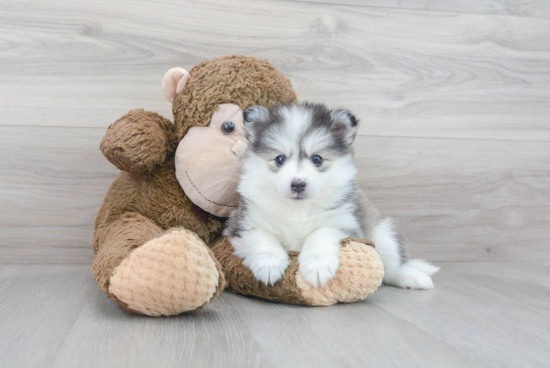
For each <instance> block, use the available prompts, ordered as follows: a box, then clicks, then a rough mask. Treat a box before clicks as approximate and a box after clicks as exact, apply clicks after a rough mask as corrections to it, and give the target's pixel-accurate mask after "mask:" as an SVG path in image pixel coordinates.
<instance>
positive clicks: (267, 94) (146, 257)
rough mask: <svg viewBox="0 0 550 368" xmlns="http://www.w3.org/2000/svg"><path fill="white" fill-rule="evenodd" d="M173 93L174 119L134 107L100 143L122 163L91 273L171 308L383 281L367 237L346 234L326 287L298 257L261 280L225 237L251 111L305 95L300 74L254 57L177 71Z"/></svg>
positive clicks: (152, 305) (129, 296) (370, 288)
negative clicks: (309, 278) (303, 269)
mask: <svg viewBox="0 0 550 368" xmlns="http://www.w3.org/2000/svg"><path fill="white" fill-rule="evenodd" d="M162 88H163V92H164V94H165V96H166V97H167V98H168V99H169V100H170V101H173V108H172V110H173V114H174V123H171V122H170V121H169V120H168V119H166V118H164V117H162V116H160V115H158V114H156V113H153V112H147V111H144V110H141V109H140V110H132V111H130V112H129V113H128V114H126V115H124V116H123V117H121V118H120V119H119V120H117V121H116V122H115V123H113V124H112V125H111V126H110V127H109V128H108V130H107V133H106V135H105V137H104V138H103V140H102V141H101V146H100V148H101V151H102V152H103V154H104V155H105V157H106V158H107V159H108V160H109V161H110V162H111V163H113V164H114V165H115V166H116V167H118V168H119V169H120V170H121V172H120V175H119V176H118V177H117V179H116V180H115V182H114V183H113V184H112V186H111V188H110V189H109V191H108V193H107V195H106V197H105V200H104V203H103V205H102V207H101V209H100V211H99V213H98V216H97V219H96V225H95V234H94V242H93V246H94V251H95V252H96V258H95V260H94V263H93V266H92V271H93V275H94V278H95V279H96V280H97V281H98V283H99V285H100V286H101V288H102V289H103V291H104V292H105V293H106V294H107V295H108V296H109V297H110V298H111V299H113V300H114V301H115V302H117V303H118V304H120V305H121V306H123V307H124V308H126V309H128V310H130V311H133V312H136V313H141V314H146V315H151V316H160V315H174V314H179V313H182V312H185V311H190V310H194V309H197V308H199V307H201V306H203V305H204V304H205V303H207V302H209V301H211V300H212V299H213V298H214V297H215V296H216V295H217V294H218V293H219V292H220V291H221V290H222V289H223V288H224V286H226V284H227V287H228V289H229V290H232V291H234V292H237V293H242V294H246V295H251V296H256V297H260V298H264V299H268V300H272V301H277V302H285V303H292V304H302V305H330V304H334V303H337V302H352V301H356V300H359V299H363V298H365V297H366V296H367V295H370V294H372V293H373V292H374V290H376V288H377V287H378V286H379V285H380V283H381V281H382V277H383V266H382V263H381V261H380V258H379V256H378V253H377V252H376V251H375V250H374V248H373V247H372V246H371V245H372V243H370V242H369V241H368V240H364V239H363V240H361V239H345V240H343V241H342V250H341V253H340V261H341V266H340V268H339V270H338V272H337V274H336V276H335V278H334V279H333V280H331V281H330V282H329V283H328V284H327V285H326V286H325V287H324V288H319V289H315V288H313V287H312V286H311V285H309V284H307V283H306V282H305V281H304V279H303V278H302V277H301V275H300V273H299V271H298V264H297V261H296V255H291V257H293V258H292V259H293V262H292V264H291V265H290V266H289V268H288V270H287V271H286V274H285V275H284V277H283V279H282V280H281V281H279V282H278V283H277V284H276V285H275V286H273V287H266V286H265V285H263V284H261V283H260V282H258V281H257V280H256V279H255V278H254V276H253V275H252V273H251V272H250V271H249V270H248V269H247V268H246V267H245V266H243V265H242V263H241V261H240V259H238V258H237V257H235V256H233V249H232V248H231V245H230V244H229V242H228V241H227V240H225V239H224V238H223V237H220V234H221V231H222V228H223V221H224V219H223V217H227V216H228V214H229V212H230V211H231V210H232V209H233V208H235V206H236V205H237V203H238V200H239V197H238V193H237V191H236V186H237V183H238V179H239V174H240V171H241V165H242V157H243V155H244V154H245V151H246V148H247V143H248V142H247V140H246V136H245V134H244V128H243V121H242V111H243V109H246V108H248V107H251V106H254V105H263V106H266V107H272V106H275V105H277V104H280V103H294V102H296V101H297V98H296V94H295V93H294V91H293V90H292V87H291V85H290V82H289V81H288V80H287V79H286V78H285V77H284V76H283V75H282V74H281V73H280V72H279V71H278V70H276V69H275V68H274V67H273V66H272V65H271V64H270V63H269V62H268V61H266V60H260V59H256V58H252V57H245V56H228V57H220V58H215V59H212V60H208V61H205V62H202V63H201V64H199V65H197V66H195V67H194V68H193V69H191V71H190V72H187V71H186V70H184V69H182V68H174V69H171V70H169V71H168V72H167V73H166V75H165V77H164V80H163V86H162Z"/></svg>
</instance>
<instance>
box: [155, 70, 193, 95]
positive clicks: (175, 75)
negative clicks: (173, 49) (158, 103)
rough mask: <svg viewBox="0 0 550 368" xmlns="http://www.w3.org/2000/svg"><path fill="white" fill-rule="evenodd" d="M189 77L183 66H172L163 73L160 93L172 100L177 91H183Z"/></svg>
mask: <svg viewBox="0 0 550 368" xmlns="http://www.w3.org/2000/svg"><path fill="white" fill-rule="evenodd" d="M189 78H191V76H190V75H189V72H188V71H187V70H185V69H183V68H172V69H170V70H169V71H167V72H166V74H164V78H162V93H164V97H166V99H167V100H168V101H170V102H174V98H175V97H176V95H177V94H178V93H180V92H181V91H183V88H184V87H185V85H186V84H187V81H188V80H189Z"/></svg>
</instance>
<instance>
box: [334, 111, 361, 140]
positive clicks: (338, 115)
mask: <svg viewBox="0 0 550 368" xmlns="http://www.w3.org/2000/svg"><path fill="white" fill-rule="evenodd" d="M330 117H331V118H332V130H333V131H334V132H336V134H337V135H339V136H340V137H342V138H343V139H344V141H345V142H346V143H347V144H352V143H353V140H354V139H355V136H356V135H357V128H358V124H359V120H357V118H356V117H355V116H354V115H353V114H352V113H351V112H350V111H348V110H345V109H336V110H332V111H331V112H330Z"/></svg>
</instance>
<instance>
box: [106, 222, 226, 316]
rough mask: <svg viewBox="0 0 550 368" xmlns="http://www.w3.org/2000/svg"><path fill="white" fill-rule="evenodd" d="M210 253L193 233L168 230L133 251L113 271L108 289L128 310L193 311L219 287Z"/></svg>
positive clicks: (156, 312) (155, 313) (150, 312)
mask: <svg viewBox="0 0 550 368" xmlns="http://www.w3.org/2000/svg"><path fill="white" fill-rule="evenodd" d="M211 254H212V253H211V252H210V251H209V249H208V248H207V247H206V245H205V244H204V242H203V241H202V240H201V239H200V238H199V237H198V236H197V235H196V234H195V233H193V232H191V231H189V230H175V231H171V232H169V233H167V234H165V235H163V236H161V237H159V238H156V239H153V240H150V241H149V242H147V243H145V244H144V245H142V246H141V247H139V248H138V249H136V250H135V251H133V252H132V253H131V254H130V256H129V257H128V258H127V259H125V260H124V261H123V262H122V263H121V264H120V265H119V266H118V267H117V268H116V269H115V270H114V272H113V274H112V276H111V279H110V286H109V292H111V293H112V294H113V295H114V296H115V297H116V298H117V299H118V300H120V301H121V302H122V303H125V304H126V305H127V306H128V308H129V309H131V310H134V311H136V312H138V313H143V314H146V315H150V316H161V315H165V316H167V315H174V314H179V313H182V312H186V311H191V310H195V309H197V308H198V307H200V306H202V305H204V304H205V303H207V302H209V301H210V300H211V299H212V297H214V296H215V295H216V294H217V291H219V289H220V288H219V283H220V273H219V272H218V269H217V267H216V262H215V261H214V259H213V258H212V256H211ZM222 282H223V280H222Z"/></svg>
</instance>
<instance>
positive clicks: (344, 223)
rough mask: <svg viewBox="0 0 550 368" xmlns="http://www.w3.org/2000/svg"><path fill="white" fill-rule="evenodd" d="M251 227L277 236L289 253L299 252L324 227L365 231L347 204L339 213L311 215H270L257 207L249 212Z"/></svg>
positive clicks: (254, 206) (298, 213)
mask: <svg viewBox="0 0 550 368" xmlns="http://www.w3.org/2000/svg"><path fill="white" fill-rule="evenodd" d="M248 210H249V212H248V222H249V223H248V225H249V226H250V227H251V228H259V229H263V230H265V231H268V232H270V233H271V234H273V235H275V236H276V237H277V238H278V239H279V241H280V242H281V244H282V246H283V247H284V248H285V250H287V251H297V252H299V251H300V250H301V249H302V246H303V245H304V241H305V240H306V238H307V237H308V236H309V235H310V234H311V233H312V232H314V231H315V230H318V229H320V228H323V227H328V228H335V229H340V230H344V231H346V230H348V231H350V235H351V232H356V233H358V234H359V233H360V231H361V229H360V226H359V223H358V221H357V219H356V218H355V216H354V214H353V205H352V204H344V205H342V206H340V207H338V208H336V209H332V210H329V211H324V212H321V213H318V214H314V215H310V214H308V213H301V212H300V211H296V212H294V213H289V214H287V215H284V216H283V215H279V214H276V213H270V212H266V211H265V210H263V209H262V208H260V207H258V206H257V205H255V204H250V205H249V208H248Z"/></svg>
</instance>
